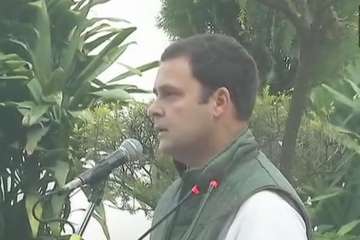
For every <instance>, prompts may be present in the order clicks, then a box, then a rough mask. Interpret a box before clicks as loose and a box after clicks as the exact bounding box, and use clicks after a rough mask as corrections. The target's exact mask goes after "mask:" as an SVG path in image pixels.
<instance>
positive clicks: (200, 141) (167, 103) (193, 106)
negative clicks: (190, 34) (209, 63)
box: [148, 57, 213, 163]
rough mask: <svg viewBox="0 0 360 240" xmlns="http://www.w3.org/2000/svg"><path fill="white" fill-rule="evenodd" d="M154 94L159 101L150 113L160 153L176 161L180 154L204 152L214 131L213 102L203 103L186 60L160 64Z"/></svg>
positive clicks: (154, 104) (151, 108)
mask: <svg viewBox="0 0 360 240" xmlns="http://www.w3.org/2000/svg"><path fill="white" fill-rule="evenodd" d="M154 93H155V94H156V99H155V101H154V102H153V103H152V104H151V106H150V107H149V109H148V112H149V115H150V116H151V117H152V119H153V121H154V125H155V128H156V129H158V130H159V140H160V145H159V150H160V151H162V152H165V153H168V154H170V155H172V156H174V157H175V159H176V160H177V156H182V155H181V154H185V155H186V154H188V153H191V152H194V151H203V150H204V148H206V146H208V145H207V143H208V142H209V141H210V139H209V137H210V136H211V130H212V128H213V120H212V117H211V101H209V102H208V103H202V102H201V101H200V100H201V93H202V86H201V84H200V82H199V81H198V80H197V79H195V78H194V77H193V75H192V72H191V67H190V65H189V62H188V59H187V58H185V57H179V58H175V59H171V60H167V61H165V62H162V63H161V64H160V67H159V70H158V74H157V77H156V80H155V84H154ZM185 163H186V162H185Z"/></svg>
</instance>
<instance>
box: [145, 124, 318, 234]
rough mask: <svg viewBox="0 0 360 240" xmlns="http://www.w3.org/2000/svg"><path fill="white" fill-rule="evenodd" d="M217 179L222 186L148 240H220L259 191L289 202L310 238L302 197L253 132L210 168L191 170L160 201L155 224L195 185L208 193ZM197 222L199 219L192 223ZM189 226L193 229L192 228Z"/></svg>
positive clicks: (193, 198)
mask: <svg viewBox="0 0 360 240" xmlns="http://www.w3.org/2000/svg"><path fill="white" fill-rule="evenodd" d="M214 179H216V180H218V181H219V182H220V186H219V187H218V188H217V189H214V190H213V191H212V192H211V193H209V194H201V195H196V196H191V197H190V198H189V199H188V200H187V201H186V202H184V204H183V205H182V206H181V207H180V208H179V209H178V210H177V211H176V212H175V213H173V214H172V215H170V216H169V217H168V218H167V219H166V220H165V221H164V222H163V223H161V224H160V225H159V226H158V227H157V228H156V229H155V230H154V231H153V232H152V234H151V237H150V239H151V240H180V239H181V240H183V237H184V235H185V234H186V235H190V236H189V237H188V240H189V239H191V240H195V239H196V240H219V238H220V234H221V233H222V232H224V228H226V226H225V224H226V222H228V220H229V219H230V218H233V217H234V216H235V214H236V213H237V211H238V209H239V208H240V206H241V204H242V203H243V202H244V201H245V200H247V199H248V198H249V197H250V196H252V195H253V194H254V193H256V192H259V191H261V190H271V191H275V192H277V193H278V194H280V195H281V196H282V197H283V198H284V199H285V200H286V201H287V202H289V203H290V204H291V205H292V206H293V207H294V208H295V209H296V210H297V211H298V212H299V214H300V215H301V216H302V217H303V219H304V222H305V224H306V228H307V235H308V239H310V235H311V225H310V222H309V219H308V217H307V214H306V212H305V209H304V206H303V204H302V202H301V200H300V198H299V197H298V195H297V194H296V192H295V190H294V189H293V188H292V187H291V185H290V184H289V183H288V181H287V180H286V179H285V177H284V176H283V175H282V174H281V173H280V172H279V170H278V169H276V168H275V166H274V165H273V164H272V163H271V162H270V161H269V160H268V159H267V158H266V156H265V155H264V154H263V153H261V152H260V151H259V150H258V149H257V143H256V141H255V139H254V137H253V135H252V133H251V132H250V130H244V131H243V133H242V134H241V135H240V137H239V138H238V139H237V140H236V141H234V142H233V143H232V144H231V145H230V146H228V147H227V148H226V149H225V150H224V151H223V152H221V153H219V154H218V155H217V156H215V157H214V158H213V159H212V160H211V161H209V163H208V165H207V166H205V167H204V168H202V169H196V170H190V171H187V172H185V173H184V174H183V175H182V176H181V178H179V179H178V180H176V181H175V182H174V183H173V184H172V185H171V186H170V187H169V188H168V189H167V191H166V192H165V193H164V194H163V196H162V198H161V199H160V200H159V202H158V205H157V208H156V210H155V214H154V219H153V224H155V223H156V222H157V221H158V220H160V219H161V218H162V217H163V216H164V215H165V214H166V213H167V212H169V211H170V210H171V209H172V208H173V207H174V206H176V204H177V203H178V202H179V201H180V199H182V198H183V197H184V196H185V195H186V194H187V193H188V192H189V191H191V188H192V187H193V186H194V184H199V185H200V186H201V187H202V191H203V192H206V191H207V187H208V184H209V181H210V180H214ZM200 209H201V210H200ZM195 216H196V217H195ZM195 218H197V220H196V221H195V222H193V221H194V219H195ZM191 225H193V226H192V227H191V228H192V231H190V230H189V228H190V226H191ZM225 230H227V229H225ZM190 232H191V234H190Z"/></svg>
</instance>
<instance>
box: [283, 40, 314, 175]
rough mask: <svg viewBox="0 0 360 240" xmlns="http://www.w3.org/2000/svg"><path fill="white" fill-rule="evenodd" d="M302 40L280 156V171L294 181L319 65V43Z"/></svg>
mask: <svg viewBox="0 0 360 240" xmlns="http://www.w3.org/2000/svg"><path fill="white" fill-rule="evenodd" d="M307 36H309V37H304V38H302V41H301V42H300V44H301V46H300V62H299V68H298V72H297V75H296V77H295V86H294V92H293V95H292V98H291V103H290V109H289V113H288V118H287V120H286V126H285V133H284V138H283V145H282V152H281V156H280V170H281V171H282V173H283V174H284V175H285V176H286V177H287V178H288V179H289V180H290V181H292V174H291V169H292V163H293V161H294V158H295V156H296V151H295V150H296V139H297V135H298V132H299V129H300V124H301V119H302V116H303V115H304V113H305V109H306V106H307V103H308V96H309V93H310V90H311V83H312V81H313V78H314V74H313V72H314V71H313V70H314V68H315V67H316V66H317V63H318V57H317V56H318V54H317V50H318V49H319V48H318V47H317V46H318V45H317V41H316V39H315V37H314V36H312V34H308V35H307Z"/></svg>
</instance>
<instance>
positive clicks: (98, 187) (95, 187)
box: [70, 180, 105, 240]
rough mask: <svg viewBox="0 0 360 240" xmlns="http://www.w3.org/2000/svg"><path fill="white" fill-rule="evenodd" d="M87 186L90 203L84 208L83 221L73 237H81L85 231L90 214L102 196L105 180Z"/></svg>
mask: <svg viewBox="0 0 360 240" xmlns="http://www.w3.org/2000/svg"><path fill="white" fill-rule="evenodd" d="M89 187H90V191H91V192H90V197H88V202H89V203H90V205H89V207H88V208H87V210H86V215H85V217H84V220H83V222H82V223H81V226H80V228H79V229H78V231H77V232H76V234H75V236H76V237H77V238H74V239H79V240H80V239H82V235H83V234H84V232H85V229H86V227H87V225H88V223H89V221H90V218H91V216H92V214H93V213H94V211H95V208H96V207H97V206H98V205H99V204H100V203H101V201H102V198H103V196H104V189H105V180H104V181H102V182H100V183H97V184H91V185H89ZM70 240H72V238H70Z"/></svg>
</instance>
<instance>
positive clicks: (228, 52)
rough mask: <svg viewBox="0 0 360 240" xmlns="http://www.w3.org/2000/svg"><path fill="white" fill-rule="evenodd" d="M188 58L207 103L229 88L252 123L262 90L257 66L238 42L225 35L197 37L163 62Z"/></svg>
mask: <svg viewBox="0 0 360 240" xmlns="http://www.w3.org/2000/svg"><path fill="white" fill-rule="evenodd" d="M178 57H186V58H188V59H189V61H190V65H191V69H192V74H193V76H194V77H195V78H196V79H197V80H199V82H200V83H201V85H202V86H203V87H204V91H203V99H202V100H203V101H207V100H208V98H209V96H210V95H211V94H212V93H213V92H214V91H215V90H216V89H218V88H220V87H226V88H227V89H228V90H229V92H230V96H231V100H232V101H233V103H234V106H235V108H236V111H237V115H238V118H239V119H240V120H249V118H250V116H251V113H252V111H253V108H254V105H255V100H256V94H257V90H258V86H259V82H260V81H259V74H258V69H257V66H256V63H255V61H254V59H253V58H252V57H251V55H250V54H249V53H248V52H247V51H246V49H245V48H244V47H243V46H242V45H241V44H240V43H239V42H237V41H236V40H235V39H234V38H232V37H229V36H225V35H221V34H208V33H206V34H197V35H194V36H191V37H189V38H185V39H181V40H178V41H176V42H174V43H172V44H171V45H170V46H169V47H167V48H166V49H165V51H164V52H163V54H162V55H161V61H162V62H164V61H166V60H171V59H174V58H178Z"/></svg>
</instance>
